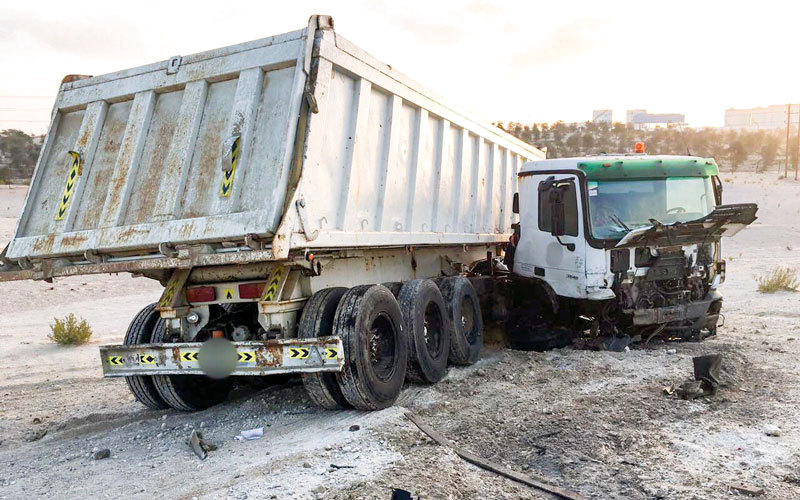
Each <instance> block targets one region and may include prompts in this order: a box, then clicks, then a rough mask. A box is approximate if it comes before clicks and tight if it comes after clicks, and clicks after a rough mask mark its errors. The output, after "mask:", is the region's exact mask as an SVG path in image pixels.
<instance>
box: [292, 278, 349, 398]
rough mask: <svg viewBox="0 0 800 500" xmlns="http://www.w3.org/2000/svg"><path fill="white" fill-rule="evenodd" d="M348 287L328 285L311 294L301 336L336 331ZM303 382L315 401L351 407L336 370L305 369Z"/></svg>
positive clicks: (303, 318)
mask: <svg viewBox="0 0 800 500" xmlns="http://www.w3.org/2000/svg"><path fill="white" fill-rule="evenodd" d="M345 292H347V288H344V287H337V288H326V289H324V290H320V291H318V292H317V293H315V294H314V295H312V296H311V299H309V301H308V303H306V306H305V307H304V308H303V314H302V315H301V316H300V324H299V325H298V336H299V337H300V338H301V339H308V338H315V337H328V336H330V335H333V319H334V317H335V316H336V308H337V307H338V305H339V302H340V301H341V300H342V295H344V294H345ZM302 378H303V386H304V387H305V388H306V392H307V393H308V396H309V397H310V398H311V400H312V401H314V403H316V404H317V405H318V406H321V407H323V408H325V409H328V410H340V409H343V408H349V407H350V403H348V402H347V399H345V397H344V394H342V389H341V388H340V387H339V382H338V381H337V380H336V374H335V373H303V374H302Z"/></svg>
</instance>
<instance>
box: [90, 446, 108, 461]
mask: <svg viewBox="0 0 800 500" xmlns="http://www.w3.org/2000/svg"><path fill="white" fill-rule="evenodd" d="M110 456H111V450H109V449H108V448H103V449H101V450H96V451H92V459H93V460H103V459H104V458H108V457H110Z"/></svg>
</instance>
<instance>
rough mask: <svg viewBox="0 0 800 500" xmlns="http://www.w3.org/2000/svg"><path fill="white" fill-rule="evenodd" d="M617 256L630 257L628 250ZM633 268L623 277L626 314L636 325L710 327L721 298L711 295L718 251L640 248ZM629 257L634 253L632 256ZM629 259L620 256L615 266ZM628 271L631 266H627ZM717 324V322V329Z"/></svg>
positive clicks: (621, 292) (622, 301)
mask: <svg viewBox="0 0 800 500" xmlns="http://www.w3.org/2000/svg"><path fill="white" fill-rule="evenodd" d="M615 252H631V250H628V249H620V250H615ZM632 252H633V260H634V266H631V267H630V268H628V271H627V272H626V273H624V274H623V273H622V272H621V270H620V272H618V277H619V278H621V279H619V280H617V283H619V288H618V290H617V292H618V297H619V298H620V302H619V306H620V310H621V312H622V313H623V314H624V315H626V316H629V317H630V319H631V322H632V326H634V327H637V326H650V325H663V328H662V329H673V330H675V329H677V330H687V331H696V330H699V329H701V328H704V327H707V321H706V314H707V312H708V311H709V308H710V306H711V304H712V303H713V302H715V300H717V298H716V297H715V296H713V295H714V294H710V293H709V292H710V291H711V283H712V277H713V276H712V274H711V273H712V270H713V246H712V245H702V246H700V245H697V246H694V245H692V246H687V247H667V248H659V249H657V250H656V251H651V250H650V249H649V248H636V249H634V250H633V251H632ZM628 258H630V254H629V255H628ZM623 259H624V256H619V255H618V256H617V257H616V259H615V260H616V267H617V269H619V268H620V267H622V266H621V265H620V263H619V261H620V260H623ZM625 267H628V266H625ZM717 309H718V307H717ZM715 323H716V321H714V324H715Z"/></svg>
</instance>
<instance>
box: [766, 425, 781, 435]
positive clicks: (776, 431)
mask: <svg viewBox="0 0 800 500" xmlns="http://www.w3.org/2000/svg"><path fill="white" fill-rule="evenodd" d="M762 430H763V431H764V434H766V435H767V436H773V437H778V436H780V435H781V428H780V427H778V426H777V425H774V424H765V425H764V427H763V428H762Z"/></svg>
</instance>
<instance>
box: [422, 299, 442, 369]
mask: <svg viewBox="0 0 800 500" xmlns="http://www.w3.org/2000/svg"><path fill="white" fill-rule="evenodd" d="M443 323H444V321H443V320H442V311H441V310H440V309H439V307H438V306H437V305H436V303H434V302H431V303H429V304H428V307H427V308H425V316H424V318H423V323H422V327H423V332H424V334H425V348H426V349H427V351H428V354H430V355H431V357H433V358H438V357H439V354H441V350H442V330H443V328H442V326H443Z"/></svg>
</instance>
